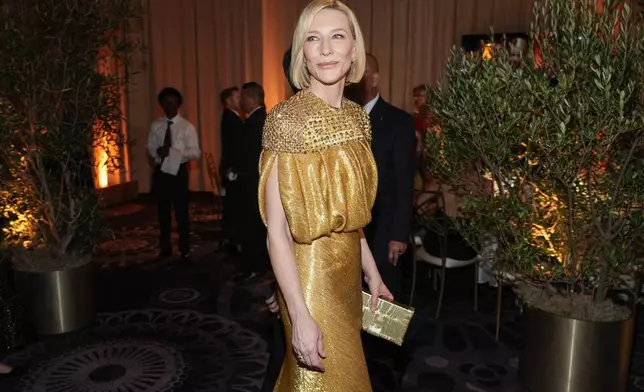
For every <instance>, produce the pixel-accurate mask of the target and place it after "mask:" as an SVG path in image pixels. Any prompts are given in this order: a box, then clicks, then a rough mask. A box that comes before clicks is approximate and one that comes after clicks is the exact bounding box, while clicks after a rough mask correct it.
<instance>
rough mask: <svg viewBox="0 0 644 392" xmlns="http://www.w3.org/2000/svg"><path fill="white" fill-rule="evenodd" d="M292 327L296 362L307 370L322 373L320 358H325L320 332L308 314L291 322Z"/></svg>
mask: <svg viewBox="0 0 644 392" xmlns="http://www.w3.org/2000/svg"><path fill="white" fill-rule="evenodd" d="M291 321H292V325H293V336H292V339H293V341H292V343H293V351H295V357H296V358H297V360H298V361H299V362H300V363H302V364H304V365H306V366H307V367H309V368H312V369H315V370H318V371H320V372H323V371H324V366H323V365H322V361H321V359H322V358H326V353H325V352H324V343H323V336H322V331H320V327H318V324H317V323H316V322H315V320H314V319H313V317H312V316H311V315H310V314H306V315H302V316H298V317H296V318H294V319H292V320H291Z"/></svg>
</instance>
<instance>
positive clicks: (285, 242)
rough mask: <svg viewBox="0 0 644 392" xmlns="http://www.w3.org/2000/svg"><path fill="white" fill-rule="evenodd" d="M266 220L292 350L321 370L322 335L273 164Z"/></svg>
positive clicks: (269, 248) (268, 188)
mask: <svg viewBox="0 0 644 392" xmlns="http://www.w3.org/2000/svg"><path fill="white" fill-rule="evenodd" d="M266 221H267V226H268V253H269V255H270V257H271V264H272V266H273V272H274V273H275V278H277V284H278V285H279V287H280V290H281V291H282V296H283V297H284V301H285V302H286V308H287V311H288V315H289V318H290V319H291V324H292V326H293V329H292V333H291V335H292V336H291V338H292V345H293V350H294V351H295V354H296V355H297V357H298V361H300V362H302V363H304V364H305V365H307V366H310V367H311V368H313V369H317V370H319V371H324V365H322V362H321V359H322V358H325V357H326V353H325V352H324V343H323V337H322V332H321V331H320V328H319V327H318V325H317V323H316V322H315V320H313V317H312V316H311V313H310V312H309V309H308V308H307V307H306V302H305V301H304V294H303V293H302V285H301V284H300V277H299V274H298V271H297V263H296V261H295V253H294V252H293V236H292V235H291V230H290V228H289V226H288V220H287V219H286V214H285V212H284V207H283V206H282V200H281V197H280V191H279V182H278V178H277V163H274V164H273V167H272V169H271V174H270V175H269V178H268V183H267V184H266Z"/></svg>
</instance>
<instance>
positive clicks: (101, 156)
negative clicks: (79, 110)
mask: <svg viewBox="0 0 644 392" xmlns="http://www.w3.org/2000/svg"><path fill="white" fill-rule="evenodd" d="M107 50H108V49H105V51H103V52H102V53H101V54H100V55H99V60H98V65H97V68H98V72H99V73H101V74H103V75H115V74H119V76H122V75H121V74H122V73H123V72H124V69H123V67H122V65H121V64H119V62H118V61H117V60H116V59H115V58H113V57H112V56H110V55H109V54H106V53H109V52H107ZM120 95H121V102H120V103H121V112H122V113H125V109H126V99H127V91H126V89H125V88H122V89H121V92H120ZM98 126H99V125H94V127H95V128H94V132H96V134H99V135H100V134H101V130H100V129H98V128H96V127H98ZM120 126H121V131H122V132H123V135H127V122H126V121H124V120H123V121H121V123H120ZM108 152H109V154H108ZM109 156H112V157H118V159H119V160H120V161H122V163H123V164H124V168H125V174H126V176H125V181H127V180H129V159H128V158H129V157H128V154H127V148H124V149H120V148H119V146H117V145H114V144H113V143H110V142H109V141H108V140H107V139H106V138H105V137H103V139H102V140H101V141H100V143H99V145H97V146H96V147H94V167H95V169H94V171H95V181H94V183H95V184H96V187H97V188H107V187H108V186H110V185H117V184H120V183H122V182H123V175H122V174H123V173H121V171H120V170H118V169H116V170H115V169H114V168H113V167H112V166H113V165H112V164H111V163H110V160H109Z"/></svg>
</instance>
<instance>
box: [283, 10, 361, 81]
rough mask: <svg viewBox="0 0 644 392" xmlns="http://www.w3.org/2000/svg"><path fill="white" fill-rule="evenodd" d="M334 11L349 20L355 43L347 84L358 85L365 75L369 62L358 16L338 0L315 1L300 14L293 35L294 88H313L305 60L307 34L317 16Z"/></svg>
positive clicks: (291, 71)
mask: <svg viewBox="0 0 644 392" xmlns="http://www.w3.org/2000/svg"><path fill="white" fill-rule="evenodd" d="M325 9H333V10H338V11H340V12H342V13H344V14H345V15H346V17H347V19H348V20H349V29H350V30H351V35H353V40H354V43H355V50H356V58H355V61H354V62H353V64H351V68H349V73H347V76H346V83H347V84H351V83H358V82H359V81H360V80H361V79H362V75H363V74H364V69H365V63H366V61H367V59H366V54H365V47H364V38H363V37H362V31H361V30H360V25H359V24H358V19H357V18H356V15H355V14H354V13H353V11H351V9H350V8H349V7H347V6H346V5H345V4H344V3H342V2H341V1H338V0H314V1H312V2H311V3H309V5H307V6H306V8H304V10H303V11H302V13H301V14H300V19H299V20H298V21H297V26H296V27H295V32H294V33H293V45H292V47H291V56H292V57H291V70H290V73H291V80H292V81H293V86H295V87H297V88H298V89H300V90H303V89H305V88H308V87H309V86H311V75H310V74H309V70H308V69H307V68H306V60H305V59H304V42H305V41H306V38H307V34H308V32H309V29H310V28H311V23H313V19H314V18H315V16H316V15H317V14H318V13H319V12H320V11H322V10H325Z"/></svg>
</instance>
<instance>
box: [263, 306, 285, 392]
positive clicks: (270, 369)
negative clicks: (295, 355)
mask: <svg viewBox="0 0 644 392" xmlns="http://www.w3.org/2000/svg"><path fill="white" fill-rule="evenodd" d="M268 352H269V355H270V357H269V358H268V365H267V366H266V376H264V383H263V384H262V389H261V392H272V391H273V389H274V388H275V383H276V382H277V378H278V377H279V375H280V371H281V370H282V364H283V363H284V358H285V357H286V337H285V336H284V324H282V320H281V319H278V318H277V317H275V321H273V339H272V340H271V342H270V343H269V345H268Z"/></svg>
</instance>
